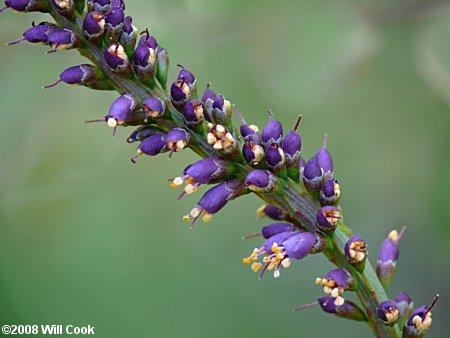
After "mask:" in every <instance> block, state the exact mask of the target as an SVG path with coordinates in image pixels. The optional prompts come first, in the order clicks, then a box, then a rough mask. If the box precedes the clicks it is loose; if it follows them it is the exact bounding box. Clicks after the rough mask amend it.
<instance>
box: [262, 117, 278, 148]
mask: <svg viewBox="0 0 450 338" xmlns="http://www.w3.org/2000/svg"><path fill="white" fill-rule="evenodd" d="M282 138H283V126H282V125H281V122H280V121H276V120H274V119H273V115H272V112H270V119H269V122H268V123H267V124H266V126H265V127H264V129H263V131H262V141H263V144H264V145H265V146H266V147H268V146H271V145H272V144H273V143H276V144H278V145H280V143H281V140H282Z"/></svg>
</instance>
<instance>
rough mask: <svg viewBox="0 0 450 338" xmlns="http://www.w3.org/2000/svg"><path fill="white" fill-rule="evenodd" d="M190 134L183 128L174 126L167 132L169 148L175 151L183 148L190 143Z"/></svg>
mask: <svg viewBox="0 0 450 338" xmlns="http://www.w3.org/2000/svg"><path fill="white" fill-rule="evenodd" d="M189 139H190V135H189V134H188V132H187V131H186V130H184V129H182V128H174V129H172V130H171V131H169V132H168V133H167V138H166V142H167V148H168V149H170V151H171V155H172V153H173V152H178V151H181V150H183V149H184V148H185V147H186V146H187V145H188V143H189Z"/></svg>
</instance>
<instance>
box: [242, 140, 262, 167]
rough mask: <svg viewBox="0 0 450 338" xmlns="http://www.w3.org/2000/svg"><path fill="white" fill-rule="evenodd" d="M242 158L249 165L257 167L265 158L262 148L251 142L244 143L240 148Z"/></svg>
mask: <svg viewBox="0 0 450 338" xmlns="http://www.w3.org/2000/svg"><path fill="white" fill-rule="evenodd" d="M242 156H243V157H244V160H245V162H247V163H248V164H249V165H258V164H259V163H260V162H261V161H262V160H263V159H264V157H265V152H264V149H263V147H261V146H260V145H259V144H256V143H253V142H246V143H245V144H244V146H243V147H242Z"/></svg>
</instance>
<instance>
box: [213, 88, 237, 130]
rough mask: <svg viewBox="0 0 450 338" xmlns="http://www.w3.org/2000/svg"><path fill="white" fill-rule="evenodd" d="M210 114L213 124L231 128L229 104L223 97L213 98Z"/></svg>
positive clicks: (219, 95)
mask: <svg viewBox="0 0 450 338" xmlns="http://www.w3.org/2000/svg"><path fill="white" fill-rule="evenodd" d="M211 114H212V117H213V120H214V122H215V123H218V124H223V125H225V126H227V127H229V128H231V115H232V110H231V103H230V101H228V100H225V98H224V97H223V95H221V94H218V95H216V97H215V98H214V100H213V105H212V113H211Z"/></svg>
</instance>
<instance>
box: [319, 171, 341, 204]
mask: <svg viewBox="0 0 450 338" xmlns="http://www.w3.org/2000/svg"><path fill="white" fill-rule="evenodd" d="M340 198H341V187H340V186H339V183H338V182H337V180H336V179H335V178H331V179H327V180H326V181H325V183H324V184H323V186H322V189H321V190H320V204H321V205H322V206H326V205H336V204H337V202H339V199H340Z"/></svg>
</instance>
